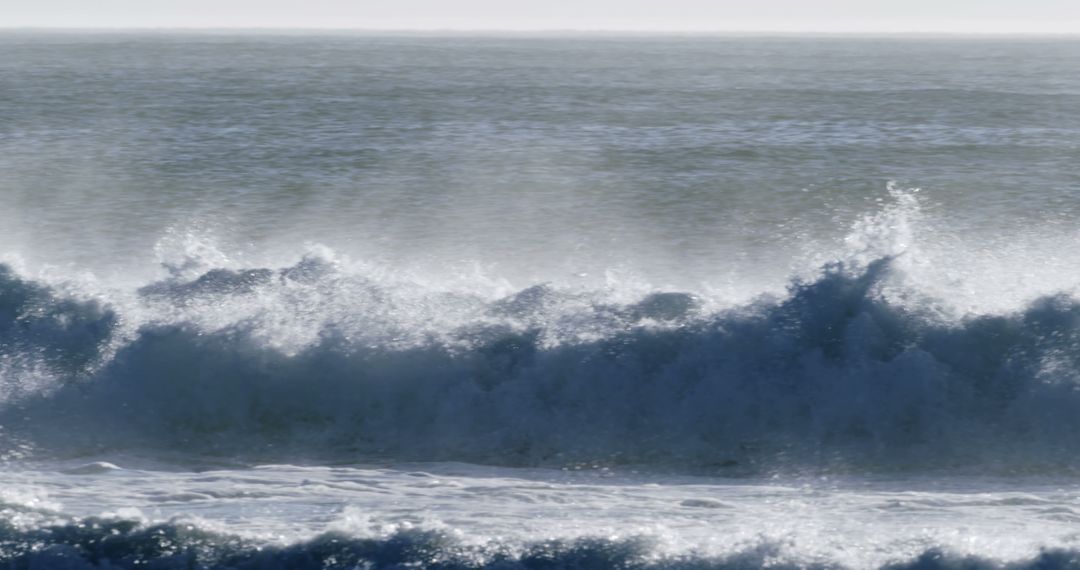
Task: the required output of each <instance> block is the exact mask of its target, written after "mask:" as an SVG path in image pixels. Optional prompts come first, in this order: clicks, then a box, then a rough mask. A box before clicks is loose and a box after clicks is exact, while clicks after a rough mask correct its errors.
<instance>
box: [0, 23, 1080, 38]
mask: <svg viewBox="0 0 1080 570" xmlns="http://www.w3.org/2000/svg"><path fill="white" fill-rule="evenodd" d="M19 31H22V32H61V33H64V32H74V33H78V32H89V33H95V32H98V33H108V32H134V33H138V32H161V33H170V32H172V33H185V32H187V33H214V32H244V33H323V34H334V33H338V34H403V35H425V34H426V35H438V34H446V35H469V34H477V35H491V34H507V35H545V34H551V35H555V34H567V35H647V36H682V35H698V36H708V35H712V36H720V35H730V36H764V35H778V36H800V35H806V36H1027V37H1039V36H1042V37H1047V36H1054V37H1063V36H1075V37H1080V30H1069V31H1062V30H1030V29H1027V30H1025V29H1020V30H999V29H989V30H958V29H955V30H954V29H944V28H942V29H934V28H927V29H917V28H915V29H895V30H887V29H880V30H858V29H845V28H840V29H833V30H829V29H821V28H810V27H808V28H756V29H752V28H747V29H735V28H685V29H681V28H654V29H648V28H630V27H627V28H572V27H567V28H560V27H551V28H514V27H475V28H472V27H468V28H467V27H418V28H408V27H385V28H380V27H349V26H344V27H331V26H38V25H25V26H22V25H3V24H0V32H19Z"/></svg>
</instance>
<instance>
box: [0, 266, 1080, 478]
mask: <svg viewBox="0 0 1080 570" xmlns="http://www.w3.org/2000/svg"><path fill="white" fill-rule="evenodd" d="M890 263H891V261H890V259H881V260H879V261H877V262H874V263H872V264H870V265H869V266H867V267H860V268H852V267H846V266H843V265H830V266H827V267H825V268H823V270H822V272H821V274H820V276H819V277H818V278H817V279H816V280H813V281H808V282H795V283H793V284H792V285H791V286H790V289H789V293H788V295H787V296H785V297H783V298H769V297H762V298H761V299H760V300H758V301H757V302H754V303H751V304H749V305H747V306H743V307H740V308H737V309H730V310H724V311H719V312H713V313H709V312H707V311H705V310H704V309H703V308H702V305H701V303H700V301H699V300H698V299H697V298H696V297H694V296H693V295H688V294H681V293H661V294H654V295H651V296H648V297H645V298H644V299H641V300H640V301H639V302H635V303H629V304H626V303H623V304H619V303H615V302H609V301H605V300H603V299H602V298H600V297H595V296H594V297H590V296H588V295H584V294H580V293H569V292H562V291H558V290H555V289H553V288H551V287H547V286H537V287H533V288H530V289H526V290H525V291H522V292H520V293H518V294H516V295H513V296H510V297H507V298H504V299H501V300H497V301H491V300H485V299H482V298H479V297H469V296H462V295H459V296H450V295H442V296H419V297H409V298H403V297H401V293H400V292H398V291H397V290H396V289H395V288H394V287H390V286H384V285H379V284H377V283H375V282H373V281H371V280H368V279H364V278H361V277H356V276H349V275H345V274H343V272H342V271H340V270H339V269H338V268H336V267H335V266H334V265H333V264H332V263H328V262H323V261H319V260H316V259H307V260H305V261H303V262H301V263H300V264H298V265H296V266H293V267H290V268H285V269H255V270H247V271H234V270H225V269H213V270H210V271H207V272H204V273H203V274H202V275H201V276H199V277H195V278H187V279H182V278H180V277H174V278H171V279H169V280H166V281H162V282H159V283H156V284H152V285H149V286H146V287H144V288H142V289H141V290H140V291H139V292H138V295H137V298H138V299H139V301H138V302H139V303H140V304H141V305H140V306H142V307H144V309H142V310H144V311H147V314H149V315H150V316H149V317H141V318H142V320H141V321H138V322H135V323H134V324H132V323H133V321H136V319H135V318H134V317H131V316H128V315H126V314H125V312H124V311H125V310H127V309H125V308H124V307H121V306H119V305H118V306H115V307H113V306H102V305H100V304H99V303H97V302H90V301H85V302H84V301H78V300H75V299H72V298H70V296H68V295H65V294H61V293H59V292H57V291H56V290H53V289H50V288H49V287H47V286H45V285H43V284H38V283H35V282H33V281H30V280H26V279H24V278H21V277H19V276H18V275H16V274H15V273H14V272H13V271H12V270H10V269H8V268H6V267H2V266H0V358H2V360H0V366H2V368H0V375H2V376H0V390H2V392H0V430H4V432H5V433H7V434H9V435H10V436H12V437H16V436H17V439H18V440H19V441H21V442H23V443H26V442H29V443H30V444H31V445H32V446H33V447H34V448H35V449H37V450H38V451H39V452H42V453H48V452H50V451H55V452H58V453H63V452H64V451H63V450H65V449H68V450H78V451H93V450H112V449H126V448H135V447H138V448H151V449H153V448H160V449H179V450H184V451H191V452H198V453H211V454H216V453H222V454H241V455H252V456H255V457H267V456H270V457H273V456H275V454H279V453H285V452H286V451H287V452H288V453H290V454H292V455H296V454H300V455H308V456H311V457H315V458H318V457H327V456H330V457H334V458H335V459H337V460H341V459H344V460H358V461H359V460H364V459H370V458H390V459H407V460H464V461H475V462H484V463H492V464H503V465H566V464H572V463H577V462H602V463H634V464H663V465H675V466H678V465H682V466H686V467H690V468H709V469H712V468H718V469H733V470H739V469H745V470H759V469H770V468H774V467H784V466H806V465H818V466H835V467H843V466H852V467H868V466H869V467H874V468H882V469H890V468H912V467H913V466H921V467H933V468H949V467H964V466H973V465H977V466H984V467H1000V468H1003V469H1024V470H1031V469H1047V468H1070V469H1071V468H1074V467H1078V466H1080V465H1078V464H1080V459H1077V458H1080V453H1078V452H1080V437H1078V436H1077V434H1078V433H1080V391H1078V386H1080V384H1078V382H1077V380H1078V378H1077V372H1078V371H1080V302H1077V301H1076V300H1075V299H1073V298H1070V297H1067V296H1052V297H1046V298H1042V299H1039V300H1037V301H1035V302H1033V303H1031V304H1030V305H1029V306H1027V307H1026V308H1025V309H1023V310H1022V311H1018V312H1016V313H1013V314H1007V315H988V316H981V317H977V318H968V319H966V320H961V321H950V320H948V319H945V318H942V317H940V316H937V315H936V314H935V313H934V312H933V311H932V310H931V307H930V306H929V305H927V304H926V303H924V302H912V303H907V304H905V305H904V306H901V305H899V304H897V303H895V302H890V301H888V300H886V299H884V298H883V296H882V295H881V294H880V291H879V286H880V284H881V282H882V280H883V279H884V278H885V277H886V276H887V275H888V274H889V272H890V271H891V269H890ZM267 299H269V301H268V300H267ZM346 302H347V303H346ZM258 303H264V305H259V304H258ZM286 305H287V307H286V309H287V311H285V312H276V311H281V310H283V309H282V306H286ZM153 311H156V312H153ZM230 311H232V312H230ZM319 311H322V312H319ZM455 311H456V312H455ZM451 312H453V314H454V315H457V316H455V317H454V318H455V319H457V320H456V321H453V324H452V326H451V325H447V324H446V322H450V321H449V320H446V321H439V319H440V318H446V319H449V317H446V315H447V314H448V313H451ZM234 313H235V314H236V315H238V316H235V317H233V316H230V315H233V314H234ZM215 319H216V320H215ZM223 319H224V320H223ZM298 331H299V332H298ZM61 418H62V420H61ZM60 424H62V425H60ZM990 442H992V443H993V444H992V445H989V444H988V443H990ZM984 444H987V445H984Z"/></svg>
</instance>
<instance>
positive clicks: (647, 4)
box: [0, 0, 1080, 33]
mask: <svg viewBox="0 0 1080 570" xmlns="http://www.w3.org/2000/svg"><path fill="white" fill-rule="evenodd" d="M0 26H3V27H12V26H41V27H291V28H304V27H314V28H367V29H519V30H521V29H524V30H538V29H540V30H543V29H548V30H550V29H577V30H588V29H608V30H744V31H754V30H762V31H866V32H880V31H958V32H1053V33H1061V32H1065V33H1080V0H562V1H559V0H0Z"/></svg>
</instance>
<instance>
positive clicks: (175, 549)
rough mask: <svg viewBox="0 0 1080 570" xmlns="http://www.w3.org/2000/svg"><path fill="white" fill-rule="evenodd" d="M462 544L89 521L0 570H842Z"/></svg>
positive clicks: (965, 564)
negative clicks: (279, 538)
mask: <svg viewBox="0 0 1080 570" xmlns="http://www.w3.org/2000/svg"><path fill="white" fill-rule="evenodd" d="M463 538H465V537H462V536H460V535H456V534H454V533H449V532H445V531H438V530H428V529H422V528H403V529H398V530H395V531H393V532H390V533H388V534H386V535H385V536H376V537H356V536H351V535H349V534H346V533H342V532H329V533H324V534H321V535H319V536H316V537H314V538H311V539H309V540H306V541H302V542H296V543H292V544H280V543H266V542H263V541H258V540H254V539H251V538H243V537H239V536H234V535H228V534H223V533H221V532H215V531H211V530H206V529H203V528H200V526H199V525H198V524H196V523H194V522H189V521H184V520H174V521H171V522H165V523H155V524H149V523H145V522H141V521H136V520H125V519H114V518H88V519H78V520H71V521H65V522H53V523H48V524H44V525H41V526H30V527H19V526H16V525H13V524H11V523H10V522H6V521H0V565H4V566H5V567H8V568H13V569H22V568H70V569H73V570H75V569H84V568H85V569H90V568H119V569H123V568H160V569H170V568H184V569H210V568H220V569H234V570H248V569H250V570H254V569H263V568H265V569H270V568H294V569H298V570H299V569H309V568H310V569H315V568H324V569H329V568H372V569H380V568H432V569H444V570H466V569H482V568H490V569H500V570H517V569H521V570H526V569H529V570H532V569H545V570H556V569H572V568H624V569H637V570H662V569H701V570H706V569H717V570H720V569H736V568H781V569H787V568H790V569H820V570H825V569H837V570H840V569H843V568H845V565H843V564H840V563H838V562H834V561H830V560H828V559H824V558H823V556H822V555H821V554H820V553H817V554H814V555H812V556H811V555H801V554H800V553H799V552H792V551H791V548H790V545H785V544H784V543H782V542H771V541H764V540H763V541H762V542H761V543H759V544H753V545H747V546H746V547H744V548H742V549H740V550H736V551H733V552H730V553H724V554H701V553H695V552H688V553H681V554H673V553H666V552H663V550H662V549H659V548H657V545H656V544H655V541H654V540H652V539H650V538H649V537H645V536H643V537H631V538H624V539H611V538H600V537H580V538H576V539H550V540H544V541H537V542H533V543H528V544H500V543H493V542H489V541H467V540H463ZM878 567H880V568H882V569H888V570H908V569H911V570H915V569H919V570H938V569H940V570H946V569H959V568H964V569H968V570H983V569H987V570H989V569H1000V570H1024V569H1036V568H1038V569H1042V570H1056V569H1066V568H1080V552H1077V551H1075V550H1063V549H1054V550H1045V551H1043V552H1041V553H1039V554H1037V555H1035V556H1034V557H1032V558H1030V559H1026V560H1011V561H1002V560H994V559H991V558H984V557H980V556H973V555H963V554H955V553H951V552H950V551H948V550H945V549H941V548H927V549H925V550H924V551H923V552H921V553H920V554H917V555H915V556H913V557H909V558H907V559H899V560H895V561H892V562H888V563H885V564H882V565H880V566H878Z"/></svg>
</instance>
